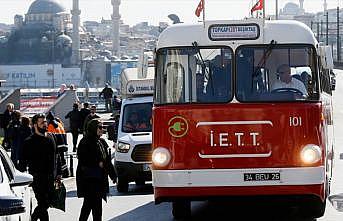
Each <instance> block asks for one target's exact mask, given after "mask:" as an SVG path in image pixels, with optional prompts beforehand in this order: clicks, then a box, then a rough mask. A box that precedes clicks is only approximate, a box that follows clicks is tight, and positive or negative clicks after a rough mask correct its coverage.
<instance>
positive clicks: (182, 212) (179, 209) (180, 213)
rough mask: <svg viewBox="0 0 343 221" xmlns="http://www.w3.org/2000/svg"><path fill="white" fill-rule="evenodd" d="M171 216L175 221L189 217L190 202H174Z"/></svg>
mask: <svg viewBox="0 0 343 221" xmlns="http://www.w3.org/2000/svg"><path fill="white" fill-rule="evenodd" d="M172 204H173V209H172V214H173V216H174V218H175V219H176V220H178V219H184V218H189V217H191V202H190V201H174V202H173V203H172Z"/></svg>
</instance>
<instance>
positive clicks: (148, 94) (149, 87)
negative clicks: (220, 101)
mask: <svg viewBox="0 0 343 221" xmlns="http://www.w3.org/2000/svg"><path fill="white" fill-rule="evenodd" d="M143 72H145V73H142V72H141V73H140V71H139V68H127V69H124V70H123V72H122V74H121V84H122V89H121V91H122V94H121V95H122V98H124V99H123V100H122V105H121V111H120V117H119V124H118V131H117V139H115V141H116V143H115V151H114V165H115V169H116V171H117V176H118V183H117V189H118V192H127V191H128V183H129V182H131V181H135V182H136V184H138V185H143V184H144V183H145V181H149V180H151V170H150V165H151V153H152V150H151V141H152V132H151V130H152V124H151V113H152V93H153V89H154V67H148V68H147V69H146V71H143Z"/></svg>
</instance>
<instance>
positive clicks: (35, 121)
mask: <svg viewBox="0 0 343 221" xmlns="http://www.w3.org/2000/svg"><path fill="white" fill-rule="evenodd" d="M32 125H33V128H34V134H32V135H31V136H30V137H28V138H27V139H26V140H25V141H24V146H23V151H24V153H23V154H24V159H25V165H27V166H28V168H29V173H30V174H31V175H32V176H33V183H32V188H33V192H34V193H35V197H36V199H37V204H38V205H37V207H36V208H35V210H34V212H33V213H32V215H31V220H32V221H36V220H38V219H39V220H41V221H45V220H49V214H48V208H49V204H50V199H51V193H52V191H53V188H54V181H55V179H56V180H60V179H61V175H60V174H61V170H60V166H59V163H58V157H57V156H58V155H57V154H56V144H55V141H54V139H53V137H52V136H51V135H50V134H48V133H46V131H47V121H46V119H45V116H44V115H43V114H36V115H34V116H33V118H32Z"/></svg>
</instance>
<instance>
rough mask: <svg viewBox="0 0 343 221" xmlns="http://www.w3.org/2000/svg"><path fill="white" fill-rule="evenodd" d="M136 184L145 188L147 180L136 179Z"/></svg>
mask: <svg viewBox="0 0 343 221" xmlns="http://www.w3.org/2000/svg"><path fill="white" fill-rule="evenodd" d="M135 183H136V185H137V186H143V185H144V184H145V180H144V179H136V180H135Z"/></svg>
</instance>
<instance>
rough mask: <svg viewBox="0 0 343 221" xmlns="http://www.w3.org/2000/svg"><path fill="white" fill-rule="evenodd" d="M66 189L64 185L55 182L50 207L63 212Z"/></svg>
mask: <svg viewBox="0 0 343 221" xmlns="http://www.w3.org/2000/svg"><path fill="white" fill-rule="evenodd" d="M65 201H66V188H65V186H64V184H63V183H62V182H61V181H59V182H55V184H54V189H53V192H52V195H51V200H50V207H52V208H56V209H59V210H62V211H63V212H65Z"/></svg>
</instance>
